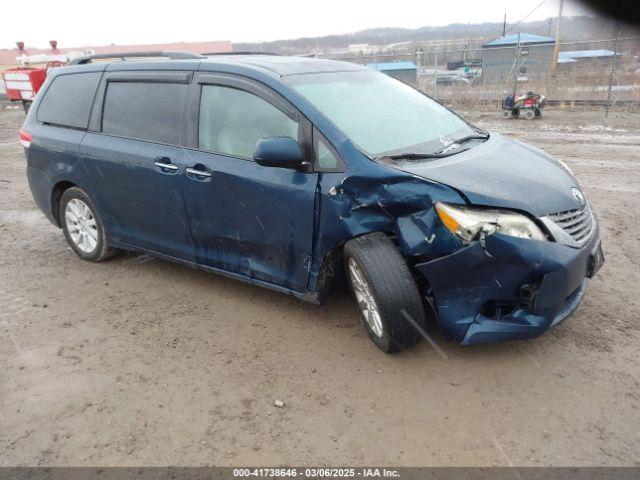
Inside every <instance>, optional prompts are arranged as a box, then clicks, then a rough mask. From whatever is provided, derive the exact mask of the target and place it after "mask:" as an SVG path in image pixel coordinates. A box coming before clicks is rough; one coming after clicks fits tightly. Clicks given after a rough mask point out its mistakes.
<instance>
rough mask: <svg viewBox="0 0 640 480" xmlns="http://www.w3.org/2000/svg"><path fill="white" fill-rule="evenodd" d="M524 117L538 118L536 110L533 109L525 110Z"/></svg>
mask: <svg viewBox="0 0 640 480" xmlns="http://www.w3.org/2000/svg"><path fill="white" fill-rule="evenodd" d="M524 118H526V119H527V120H533V119H534V118H536V112H534V111H533V110H531V109H527V110H525V111H524Z"/></svg>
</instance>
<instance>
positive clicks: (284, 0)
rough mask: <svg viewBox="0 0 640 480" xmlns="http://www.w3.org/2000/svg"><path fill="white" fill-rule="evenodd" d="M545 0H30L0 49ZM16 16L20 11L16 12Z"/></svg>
mask: <svg viewBox="0 0 640 480" xmlns="http://www.w3.org/2000/svg"><path fill="white" fill-rule="evenodd" d="M540 3H541V0H449V1H447V2H440V1H434V0H431V1H428V0H421V1H415V0H414V1H408V0H393V1H389V0H387V1H384V2H374V1H372V0H367V1H348V0H316V1H314V2H311V1H309V0H258V1H247V0H217V1H216V0H209V1H201V0H179V1H176V0H173V1H170V0H164V1H163V0H156V1H153V2H148V1H135V0H100V1H97V0H55V1H51V0H30V1H29V2H28V4H29V5H28V12H27V15H26V18H25V19H24V21H22V20H18V19H19V18H20V17H19V12H20V10H19V9H18V10H17V11H13V10H11V9H7V8H5V9H4V13H3V16H6V15H7V13H8V12H9V11H10V10H11V12H12V16H13V18H12V19H9V18H4V19H3V20H2V22H1V26H0V48H15V43H16V41H23V42H24V43H25V44H26V45H27V47H40V48H44V47H47V46H48V43H49V40H57V41H58V46H59V47H67V48H68V47H79V46H98V45H110V44H116V45H126V44H147V43H149V44H151V43H164V42H179V41H184V42H191V41H207V40H230V41H232V42H254V41H269V40H280V39H289V38H299V37H316V36H324V35H331V34H343V33H350V32H356V31H358V30H363V29H367V28H375V27H405V28H416V27H422V26H442V25H448V24H451V23H482V22H502V20H503V16H504V14H505V12H506V14H507V22H508V23H511V24H513V23H515V22H517V21H519V20H521V19H522V18H523V17H525V16H526V15H527V14H529V13H530V12H531V11H532V10H534V9H535V8H536V7H537V6H538V5H540ZM558 4H559V0H544V1H543V2H542V5H540V6H538V8H537V9H536V10H535V11H534V12H533V13H531V14H530V16H529V17H528V18H527V20H540V19H544V18H547V17H550V16H555V15H557V14H558ZM589 13H590V12H589V10H587V8H586V7H584V6H582V5H581V4H580V3H579V0H565V4H564V14H565V15H568V16H571V15H582V14H589ZM14 14H15V15H14Z"/></svg>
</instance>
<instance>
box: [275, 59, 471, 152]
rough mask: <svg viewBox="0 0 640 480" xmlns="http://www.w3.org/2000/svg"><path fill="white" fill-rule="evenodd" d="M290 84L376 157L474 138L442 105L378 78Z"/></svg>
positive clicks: (346, 76) (361, 75) (336, 76)
mask: <svg viewBox="0 0 640 480" xmlns="http://www.w3.org/2000/svg"><path fill="white" fill-rule="evenodd" d="M287 83H289V84H290V85H291V86H292V87H293V88H294V89H295V90H297V91H298V92H299V93H300V94H301V95H303V96H304V97H305V98H306V99H307V100H309V101H310V102H311V103H312V104H313V105H314V106H315V107H316V108H318V110H320V111H321V112H322V113H323V114H324V115H326V116H327V118H329V120H331V121H332V122H333V123H335V125H336V126H337V127H338V128H340V129H341V130H342V131H343V132H344V133H345V134H347V135H348V136H349V137H350V138H351V139H352V140H353V141H354V143H355V144H356V145H358V147H360V148H361V149H362V150H364V151H365V152H366V153H367V154H368V155H370V156H376V157H377V156H381V155H387V154H399V153H405V152H406V153H408V152H411V153H432V152H435V151H437V150H439V149H440V148H442V147H443V146H444V145H446V144H448V143H450V141H451V140H452V139H455V138H458V137H463V136H466V135H470V134H472V133H473V132H474V130H473V128H472V127H471V126H470V125H469V124H468V123H466V122H465V121H464V120H462V119H461V118H460V117H458V116H457V115H455V114H453V113H452V112H450V111H449V110H447V109H446V108H444V107H443V106H442V105H440V104H438V103H437V102H435V101H433V100H431V99H430V98H429V97H427V96H426V95H423V94H421V93H420V92H418V91H417V90H415V89H413V88H411V87H410V86H408V85H405V84H404V83H402V82H399V81H398V80H395V79H393V78H391V77H388V76H387V75H384V74H381V73H378V72H374V71H370V72H369V71H356V72H331V73H320V74H306V75H295V76H290V77H288V78H287Z"/></svg>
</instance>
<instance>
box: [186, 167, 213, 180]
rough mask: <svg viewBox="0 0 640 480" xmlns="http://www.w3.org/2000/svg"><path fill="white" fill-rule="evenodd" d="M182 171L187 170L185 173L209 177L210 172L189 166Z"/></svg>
mask: <svg viewBox="0 0 640 480" xmlns="http://www.w3.org/2000/svg"><path fill="white" fill-rule="evenodd" d="M184 171H185V172H187V174H189V175H195V176H196V177H202V178H209V177H210V176H211V173H210V172H207V171H206V170H198V169H196V168H191V167H188V168H185V169H184Z"/></svg>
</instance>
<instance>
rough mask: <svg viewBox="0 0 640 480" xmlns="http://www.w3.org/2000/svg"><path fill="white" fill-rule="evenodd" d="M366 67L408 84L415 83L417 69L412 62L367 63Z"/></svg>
mask: <svg viewBox="0 0 640 480" xmlns="http://www.w3.org/2000/svg"><path fill="white" fill-rule="evenodd" d="M366 66H367V67H369V68H372V69H374V70H378V71H379V72H382V73H384V74H386V75H389V76H390V77H393V78H395V79H397V80H400V81H401V82H404V83H408V84H410V85H416V83H417V75H418V70H417V67H416V64H415V63H413V62H380V63H367V64H366Z"/></svg>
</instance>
